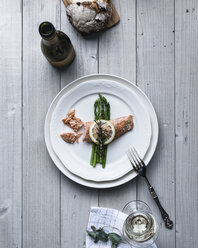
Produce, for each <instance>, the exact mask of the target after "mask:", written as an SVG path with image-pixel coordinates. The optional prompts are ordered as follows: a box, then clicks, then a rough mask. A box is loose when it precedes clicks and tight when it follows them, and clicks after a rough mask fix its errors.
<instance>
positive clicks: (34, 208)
mask: <svg viewBox="0 0 198 248" xmlns="http://www.w3.org/2000/svg"><path fill="white" fill-rule="evenodd" d="M46 20H48V21H51V22H52V23H53V24H54V25H55V26H56V27H59V26H60V1H59V0H57V1H56V0H55V1H54V0H49V1H47V2H46V1H42V0H40V1H28V0H24V2H23V106H24V107H23V117H24V124H23V125H24V131H23V248H30V247H31V248H33V247H34V248H41V247H50V248H58V247H60V172H59V171H58V169H56V167H55V166H54V164H53V163H52V161H51V159H50V157H49V155H48V153H47V150H46V146H45V142H44V120H45V115H46V112H47V109H48V107H49V105H50V103H51V101H52V100H53V98H54V97H55V95H56V94H57V93H58V91H59V86H60V73H59V71H58V70H56V69H54V68H53V67H52V66H51V65H50V64H49V63H48V62H47V60H46V59H45V58H44V56H43V55H42V53H41V50H40V40H41V37H40V35H39V33H38V27H39V24H40V23H41V22H42V21H46Z"/></svg>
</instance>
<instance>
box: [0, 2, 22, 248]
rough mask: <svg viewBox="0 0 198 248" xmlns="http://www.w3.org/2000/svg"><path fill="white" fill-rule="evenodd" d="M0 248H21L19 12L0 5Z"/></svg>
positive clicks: (15, 7) (16, 7)
mask: <svg viewBox="0 0 198 248" xmlns="http://www.w3.org/2000/svg"><path fill="white" fill-rule="evenodd" d="M0 15H1V18H0V37H1V41H0V43H1V45H0V46H1V49H0V113H1V117H0V247H2V248H11V247H21V208H22V207H21V187H22V185H21V161H22V159H21V155H22V151H21V150H22V149H21V145H22V143H21V133H22V126H21V122H22V120H21V78H22V77H21V34H22V30H21V10H20V2H17V1H16V2H13V1H10V0H8V1H6V0H3V1H1V2H0Z"/></svg>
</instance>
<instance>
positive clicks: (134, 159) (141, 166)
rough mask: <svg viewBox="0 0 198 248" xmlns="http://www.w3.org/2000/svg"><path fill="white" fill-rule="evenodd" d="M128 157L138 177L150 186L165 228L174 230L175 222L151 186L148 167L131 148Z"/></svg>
mask: <svg viewBox="0 0 198 248" xmlns="http://www.w3.org/2000/svg"><path fill="white" fill-rule="evenodd" d="M127 156H128V158H129V160H130V162H131V165H132V166H133V169H134V170H135V171H136V172H137V173H138V175H140V176H142V177H143V178H144V179H145V181H146V183H147V185H148V189H149V192H150V193H151V195H152V197H153V199H154V200H155V202H156V204H157V206H158V208H159V210H160V213H161V215H162V219H163V220H164V222H165V226H166V227H167V228H168V229H172V228H173V221H172V220H170V218H169V215H168V214H167V212H166V211H165V210H164V208H163V207H162V205H161V203H160V201H159V198H158V196H157V194H156V192H155V190H154V188H153V187H152V186H151V184H150V183H149V180H148V178H147V177H146V166H145V163H144V161H143V160H142V159H141V158H140V157H139V155H138V153H137V151H136V150H135V148H130V149H129V150H128V151H127Z"/></svg>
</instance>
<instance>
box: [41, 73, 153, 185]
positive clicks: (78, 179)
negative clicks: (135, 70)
mask: <svg viewBox="0 0 198 248" xmlns="http://www.w3.org/2000/svg"><path fill="white" fill-rule="evenodd" d="M93 79H107V80H111V81H115V82H118V83H121V84H123V85H125V86H126V87H128V88H129V89H132V90H133V91H134V92H135V93H136V94H137V95H138V96H139V98H141V100H142V103H143V104H144V106H145V108H146V110H147V112H148V113H149V115H150V120H151V129H152V136H151V143H150V146H149V149H148V151H147V153H146V155H145V157H144V161H145V163H146V164H148V163H149V161H150V159H151V158H152V156H153V154H154V151H155V149H156V145H157V140H158V122H157V116H156V113H155V110H154V108H153V106H152V104H151V102H150V101H149V99H148V98H147V97H146V95H145V94H144V93H143V92H142V91H141V90H140V89H139V88H138V87H136V86H135V85H134V84H132V83H130V82H129V81H127V80H125V79H122V78H120V77H116V76H112V75H107V74H97V75H89V76H86V77H82V78H79V79H77V80H75V81H74V82H72V83H70V84H69V85H67V86H66V87H65V88H64V89H63V90H62V91H61V92H60V93H59V94H58V95H57V97H56V98H55V99H54V101H53V102H52V104H51V106H50V108H49V110H48V113H47V115H46V120H45V141H46V146H47V149H48V152H49V154H50V156H51V158H52V160H53V161H54V163H55V165H56V166H57V167H58V168H59V170H60V171H61V172H62V173H63V174H64V175H66V176H67V177H68V178H70V179H71V180H73V181H75V182H76V183H79V184H81V185H84V186H87V187H93V188H110V187H116V186H119V185H122V184H124V183H126V182H128V181H130V180H131V179H133V178H134V177H135V176H136V173H135V172H134V171H133V170H131V171H130V172H129V173H127V174H126V175H124V176H123V177H120V178H119V179H117V180H113V181H105V182H94V181H90V180H85V179H83V178H81V177H78V176H76V175H75V174H73V173H71V172H70V171H69V170H68V169H67V168H66V167H65V166H64V164H63V163H62V162H61V161H60V159H59V158H58V156H57V155H56V154H55V152H54V150H53V148H52V144H51V140H50V122H51V118H52V113H53V111H54V109H55V107H56V105H57V103H58V102H59V100H60V98H61V97H62V96H63V95H65V94H66V93H67V92H69V91H70V90H72V89H73V88H74V87H75V86H77V85H80V84H81V83H83V82H87V81H89V80H93Z"/></svg>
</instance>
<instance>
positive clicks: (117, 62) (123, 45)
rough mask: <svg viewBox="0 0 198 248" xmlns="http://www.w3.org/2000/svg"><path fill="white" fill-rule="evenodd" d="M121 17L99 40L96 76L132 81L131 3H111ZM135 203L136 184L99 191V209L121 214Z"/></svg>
mask: <svg viewBox="0 0 198 248" xmlns="http://www.w3.org/2000/svg"><path fill="white" fill-rule="evenodd" d="M113 2H114V4H115V6H116V8H117V10H118V13H119V14H120V16H121V21H120V23H119V24H118V25H117V26H115V27H113V28H112V29H110V30H108V31H106V32H104V33H102V34H101V35H100V37H99V72H100V73H109V74H115V75H118V76H121V77H124V78H126V79H129V80H131V81H132V82H133V83H135V81H136V33H135V31H136V30H135V29H136V28H135V27H136V25H135V24H136V22H135V18H136V5H135V1H128V0H123V1H122V2H121V1H119V0H115V1H113ZM134 199H136V180H133V181H131V182H130V183H127V184H125V185H123V186H120V187H117V188H114V189H107V190H100V191H99V205H100V206H103V207H110V208H116V209H119V210H122V208H123V207H124V205H125V204H126V203H127V202H128V201H131V200H134Z"/></svg>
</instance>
